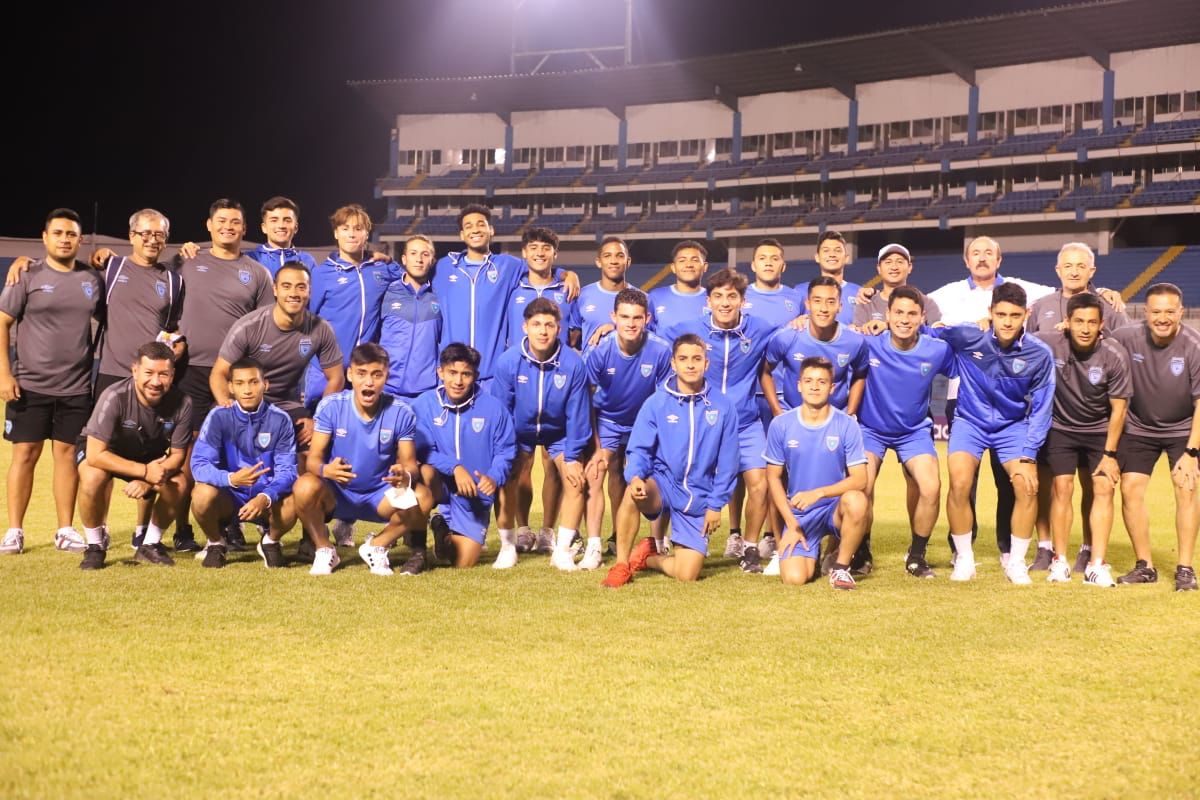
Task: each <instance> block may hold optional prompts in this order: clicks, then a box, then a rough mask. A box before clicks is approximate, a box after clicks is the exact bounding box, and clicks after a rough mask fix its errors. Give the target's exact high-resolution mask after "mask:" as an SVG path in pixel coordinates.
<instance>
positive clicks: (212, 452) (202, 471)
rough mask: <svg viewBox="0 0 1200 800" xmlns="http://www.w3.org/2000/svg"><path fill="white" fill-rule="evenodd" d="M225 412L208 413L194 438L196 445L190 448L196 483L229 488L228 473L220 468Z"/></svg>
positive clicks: (193, 475)
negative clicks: (198, 433)
mask: <svg viewBox="0 0 1200 800" xmlns="http://www.w3.org/2000/svg"><path fill="white" fill-rule="evenodd" d="M224 413H226V412H221V414H215V413H213V412H209V414H208V416H207V417H206V418H205V419H204V424H203V425H201V426H200V435H199V436H198V437H196V444H195V446H194V447H192V462H191V466H192V477H193V478H195V479H196V481H197V482H198V483H207V484H208V485H209V486H219V487H223V486H230V485H231V484H230V482H229V471H228V470H225V469H222V468H221V461H222V458H221V440H222V438H223V431H222V430H221V428H222V427H223V426H222V423H221V417H222V415H223V414H224Z"/></svg>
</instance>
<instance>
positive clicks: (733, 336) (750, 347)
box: [664, 268, 775, 573]
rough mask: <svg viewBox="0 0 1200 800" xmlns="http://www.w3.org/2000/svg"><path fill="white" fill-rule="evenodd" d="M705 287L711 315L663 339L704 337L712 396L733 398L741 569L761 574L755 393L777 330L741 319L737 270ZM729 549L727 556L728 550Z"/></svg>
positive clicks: (762, 479) (761, 479)
mask: <svg viewBox="0 0 1200 800" xmlns="http://www.w3.org/2000/svg"><path fill="white" fill-rule="evenodd" d="M706 287H707V290H708V292H707V293H708V308H709V311H710V315H709V316H708V317H701V316H699V315H695V316H693V317H692V318H691V319H686V320H683V321H682V322H679V323H676V324H675V325H672V326H671V327H669V328H668V329H667V331H666V335H665V336H664V338H669V339H671V340H672V341H674V340H675V338H677V337H678V336H680V335H681V334H684V333H694V334H696V335H697V336H699V337H700V339H701V341H703V342H704V344H705V346H706V347H708V348H709V352H710V353H711V354H712V355H711V357H710V358H709V359H708V382H709V384H710V385H711V386H712V391H713V392H718V393H720V394H723V395H725V396H726V397H728V398H729V400H730V402H731V403H732V404H733V406H734V411H735V412H736V414H737V424H738V472H739V473H740V474H741V479H742V480H743V481H744V482H745V484H746V502H747V506H746V531H745V537H744V545H742V546H741V558H740V564H741V567H742V570H743V571H745V572H751V573H759V572H762V565H761V563H760V561H761V558H760V554H759V552H758V537H759V534H760V533H761V531H762V526H763V521H764V520H765V519H766V514H767V471H766V467H767V465H766V462H765V461H763V456H762V454H763V446H764V445H765V444H766V435H765V434H764V432H763V429H762V421H761V419H760V418H759V414H758V403H757V402H756V400H755V389H756V388H757V387H758V385H759V376H760V373H761V372H762V367H763V356H764V354H765V353H766V351H767V342H768V341H769V340H770V339H771V334H772V333H774V331H775V326H774V325H772V324H771V323H769V322H767V321H766V320H764V319H762V318H761V317H752V316H749V315H747V314H743V313H742V304H743V303H744V302H745V297H746V277H745V276H744V275H742V274H740V273H738V271H737V270H734V269H729V268H727V269H722V270H718V271H717V272H715V273H713V274H712V276H711V277H710V278H709V279H708V281H707V284H706ZM735 526H736V521H735ZM733 538H734V534H730V539H733ZM738 538H741V537H738ZM726 549H727V551H728V549H729V546H728V544H727V545H726Z"/></svg>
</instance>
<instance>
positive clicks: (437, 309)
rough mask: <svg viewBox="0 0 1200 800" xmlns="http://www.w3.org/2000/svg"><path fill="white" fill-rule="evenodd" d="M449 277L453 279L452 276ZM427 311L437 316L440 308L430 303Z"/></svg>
mask: <svg viewBox="0 0 1200 800" xmlns="http://www.w3.org/2000/svg"><path fill="white" fill-rule="evenodd" d="M451 277H453V276H451ZM429 310H430V311H432V312H433V313H435V314H439V313H441V310H442V307H441V306H439V305H438V304H437V303H430V304H429Z"/></svg>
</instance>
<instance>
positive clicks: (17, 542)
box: [0, 528, 25, 556]
mask: <svg viewBox="0 0 1200 800" xmlns="http://www.w3.org/2000/svg"><path fill="white" fill-rule="evenodd" d="M24 550H25V531H23V530H21V529H20V528H9V529H8V533H6V534H4V541H3V542H0V553H2V554H4V555H6V556H15V555H20V554H21V553H22V552H24Z"/></svg>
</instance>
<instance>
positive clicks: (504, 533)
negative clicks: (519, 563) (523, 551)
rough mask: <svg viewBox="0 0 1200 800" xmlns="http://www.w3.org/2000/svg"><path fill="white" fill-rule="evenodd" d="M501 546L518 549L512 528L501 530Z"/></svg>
mask: <svg viewBox="0 0 1200 800" xmlns="http://www.w3.org/2000/svg"><path fill="white" fill-rule="evenodd" d="M500 546H501V547H516V546H517V537H516V534H515V532H514V531H513V529H512V528H501V529H500Z"/></svg>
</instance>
